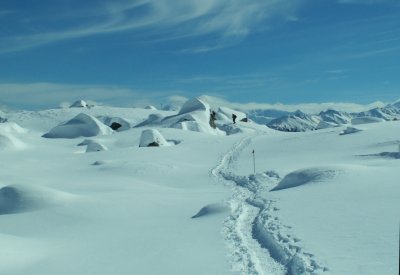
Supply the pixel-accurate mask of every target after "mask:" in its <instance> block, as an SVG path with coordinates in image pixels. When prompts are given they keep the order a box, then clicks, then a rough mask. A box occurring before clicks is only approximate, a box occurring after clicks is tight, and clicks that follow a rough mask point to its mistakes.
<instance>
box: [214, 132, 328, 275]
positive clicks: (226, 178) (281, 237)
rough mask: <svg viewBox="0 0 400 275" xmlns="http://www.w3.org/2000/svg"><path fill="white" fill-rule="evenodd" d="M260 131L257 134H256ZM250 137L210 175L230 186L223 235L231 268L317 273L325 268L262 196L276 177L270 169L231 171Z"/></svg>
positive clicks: (251, 271)
mask: <svg viewBox="0 0 400 275" xmlns="http://www.w3.org/2000/svg"><path fill="white" fill-rule="evenodd" d="M257 134H260V133H257ZM251 140H252V136H251V135H250V136H247V137H244V138H242V139H241V140H240V141H238V142H237V143H235V144H234V145H233V147H232V148H231V149H230V150H229V151H228V152H227V153H226V154H225V155H223V156H222V158H221V160H220V161H219V163H218V165H217V166H216V167H215V168H214V169H212V170H211V175H212V176H213V177H214V178H215V179H217V180H218V181H220V182H225V183H227V184H230V185H232V183H233V186H232V188H233V195H232V197H231V198H230V200H229V202H228V204H229V206H230V208H231V214H230V216H229V217H228V218H227V219H226V220H225V221H224V228H223V234H224V236H225V238H226V241H227V243H228V246H229V248H230V258H231V261H232V266H233V269H234V271H239V272H241V273H242V274H260V275H261V274H288V275H297V274H320V273H323V272H324V271H327V268H324V267H321V266H320V265H319V264H318V263H317V262H316V261H315V260H314V259H313V255H312V254H310V253H305V252H303V251H302V249H301V247H300V246H299V245H297V243H298V242H299V240H298V239H296V238H295V237H293V236H291V234H290V233H287V232H286V231H288V230H287V229H288V227H286V226H284V225H282V224H281V223H280V221H279V219H278V217H277V215H276V211H277V210H278V208H277V207H275V206H274V204H275V203H274V202H273V201H271V200H266V199H264V198H262V197H261V196H260V195H259V194H260V192H262V191H266V190H269V189H271V188H272V187H273V186H274V185H276V183H277V181H278V180H279V175H277V174H276V173H274V172H272V171H267V172H265V173H261V174H259V173H258V174H256V175H251V176H248V177H245V176H238V175H235V174H234V173H233V171H234V170H235V162H236V160H237V159H238V156H239V155H240V154H241V153H242V152H243V151H244V149H246V148H248V147H249V145H250V144H251Z"/></svg>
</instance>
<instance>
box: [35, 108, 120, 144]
mask: <svg viewBox="0 0 400 275" xmlns="http://www.w3.org/2000/svg"><path fill="white" fill-rule="evenodd" d="M112 133H113V130H112V129H111V128H110V127H108V126H106V125H105V124H103V123H102V122H100V121H99V120H98V119H97V118H95V117H94V116H91V115H88V114H84V113H80V114H78V115H77V116H76V117H74V118H73V119H71V120H69V121H67V122H65V123H63V124H61V125H58V126H56V127H54V128H53V129H51V130H50V132H48V133H47V134H44V135H43V137H45V138H77V137H93V136H98V135H109V134H112Z"/></svg>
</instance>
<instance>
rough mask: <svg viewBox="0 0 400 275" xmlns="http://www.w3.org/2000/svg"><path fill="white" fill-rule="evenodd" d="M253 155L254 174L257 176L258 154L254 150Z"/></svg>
mask: <svg viewBox="0 0 400 275" xmlns="http://www.w3.org/2000/svg"><path fill="white" fill-rule="evenodd" d="M252 154H253V173H254V175H256V156H255V155H256V154H255V152H254V149H253V152H252Z"/></svg>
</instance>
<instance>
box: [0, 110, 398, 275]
mask: <svg viewBox="0 0 400 275" xmlns="http://www.w3.org/2000/svg"><path fill="white" fill-rule="evenodd" d="M192 103H193V104H188V105H187V106H186V107H188V108H183V111H182V110H181V112H179V113H177V112H169V111H160V110H154V109H140V108H116V107H105V106H94V107H92V108H68V109H52V110H43V111H40V112H28V111H20V112H9V113H7V118H8V119H9V122H7V123H2V124H0V136H1V135H2V136H4V137H7V138H8V139H7V140H6V141H4V142H3V146H2V147H0V153H1V154H0V160H1V163H2V165H1V167H0V169H1V173H0V247H1V248H2V249H0V259H2V260H1V261H0V274H41V275H42V274H355V275H357V274H396V272H397V255H398V254H397V249H398V247H397V242H398V217H399V214H400V213H399V211H398V210H399V204H398V202H397V198H398V196H399V195H400V192H399V191H400V190H399V187H398V184H397V181H396V180H397V173H398V170H399V166H400V163H399V159H398V154H397V153H395V152H396V151H397V150H398V146H399V144H400V139H399V136H400V125H399V122H398V121H393V122H383V123H375V124H368V125H367V124H365V125H360V126H357V128H358V129H359V130H362V131H359V132H356V131H347V132H346V133H347V134H346V135H340V133H341V132H342V131H343V130H345V129H346V127H337V128H332V129H326V130H320V131H312V132H306V133H286V132H279V131H275V130H272V129H270V128H268V127H266V126H263V125H258V124H255V123H253V122H251V121H250V122H248V123H245V122H240V121H238V122H237V123H236V125H232V122H231V121H229V120H224V119H221V120H218V121H217V126H218V128H219V129H221V130H219V131H221V132H224V133H227V135H215V134H213V133H212V132H211V131H209V130H208V129H207V131H203V132H202V131H186V130H185V129H178V128H171V127H169V126H171V125H173V124H174V123H181V122H188V121H190V120H181V121H179V120H180V119H182V118H193V120H192V121H195V122H196V123H199V124H203V125H204V124H205V125H207V123H208V120H209V109H208V107H207V105H204V106H205V108H203V107H202V104H200V105H198V103H199V102H192ZM200 103H201V102H200ZM222 107H223V106H222ZM222 110H225V111H226V112H229V113H230V112H231V110H230V109H228V108H225V109H224V108H222ZM80 113H85V114H87V115H88V116H89V115H90V116H92V117H95V118H96V119H100V120H101V121H105V120H104V118H123V119H124V121H126V123H129V125H140V127H135V128H129V127H128V126H127V128H126V129H124V131H120V132H118V131H115V132H113V133H112V134H109V135H97V136H93V137H90V138H89V139H87V138H84V137H76V138H58V139H48V138H43V137H41V136H42V135H43V134H45V133H47V132H49V131H50V130H51V129H53V128H54V127H56V126H57V125H60V124H63V123H65V122H68V121H70V120H71V119H72V118H74V117H76V116H77V115H78V114H80ZM150 115H152V117H153V118H156V119H155V120H154V123H148V121H147V122H146V120H147V119H148V117H149V116H150ZM165 118H167V119H165ZM164 119H165V120H164ZM228 119H229V118H228ZM143 122H144V123H143ZM126 125H128V124H126ZM165 126H168V127H165ZM204 127H205V126H204ZM207 127H208V126H207ZM146 131H147V132H146ZM143 132H145V133H151V135H150V136H146V135H145V136H144V137H142V133H143ZM155 133H156V134H155ZM158 134H159V135H158ZM153 137H155V139H157V137H158V140H159V141H160V140H161V137H163V140H162V141H163V142H164V140H165V143H167V142H168V145H174V146H165V147H163V146H160V147H139V145H140V143H141V139H142V141H143V143H144V144H145V145H148V141H149V140H152V138H153ZM78 145H80V146H78ZM253 149H255V160H256V171H257V173H256V174H255V175H253V158H252V157H253V155H252V153H251V152H252V150H253ZM86 152H88V153H86ZM272 189H274V191H271V190H272Z"/></svg>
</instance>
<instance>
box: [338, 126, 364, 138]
mask: <svg viewBox="0 0 400 275" xmlns="http://www.w3.org/2000/svg"><path fill="white" fill-rule="evenodd" d="M361 131H362V130H360V129H357V128H354V127H347V128H346V129H344V130H343V131H341V132H340V134H339V135H341V136H343V135H349V134H354V133H358V132H361Z"/></svg>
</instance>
